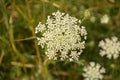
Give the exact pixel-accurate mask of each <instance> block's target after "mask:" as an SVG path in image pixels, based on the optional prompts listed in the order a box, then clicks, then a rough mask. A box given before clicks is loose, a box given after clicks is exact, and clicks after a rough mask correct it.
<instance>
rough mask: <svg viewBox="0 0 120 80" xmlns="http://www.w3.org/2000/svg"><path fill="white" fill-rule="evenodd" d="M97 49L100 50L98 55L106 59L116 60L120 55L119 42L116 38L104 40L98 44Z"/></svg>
mask: <svg viewBox="0 0 120 80" xmlns="http://www.w3.org/2000/svg"><path fill="white" fill-rule="evenodd" d="M99 47H101V48H102V49H101V50H100V55H101V56H104V55H106V56H107V58H109V59H111V58H112V57H113V58H114V59H116V58H118V57H119V55H120V41H118V38H117V37H115V36H114V37H111V39H110V38H106V39H105V41H103V40H102V41H100V42H99Z"/></svg>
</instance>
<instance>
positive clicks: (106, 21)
mask: <svg viewBox="0 0 120 80" xmlns="http://www.w3.org/2000/svg"><path fill="white" fill-rule="evenodd" d="M100 21H101V24H107V23H108V22H109V16H108V15H107V14H105V15H103V16H102V17H101V19H100Z"/></svg>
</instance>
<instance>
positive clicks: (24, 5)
mask: <svg viewBox="0 0 120 80" xmlns="http://www.w3.org/2000/svg"><path fill="white" fill-rule="evenodd" d="M86 9H89V10H90V14H91V15H90V16H89V17H88V18H87V19H86V20H85V21H84V22H83V23H82V25H84V26H86V29H87V31H88V38H87V42H86V48H85V50H84V52H83V53H82V54H81V55H80V59H79V61H78V62H70V63H68V62H67V63H66V62H64V61H63V62H62V61H56V62H54V61H52V62H50V61H46V60H47V59H46V57H45V55H44V54H43V53H42V52H43V51H42V50H41V48H40V47H39V46H38V45H37V42H36V39H35V33H34V28H35V27H36V26H37V24H38V22H39V21H41V22H42V23H44V22H45V21H46V17H47V16H48V15H51V13H52V12H56V11H57V10H60V11H61V12H65V13H68V14H70V15H71V16H74V17H76V18H78V19H82V18H83V15H84V11H85V10H86ZM104 14H107V15H108V16H109V18H110V19H109V22H108V23H107V24H101V23H100V19H101V17H102V16H103V15H104ZM93 17H94V18H93ZM91 19H92V21H91ZM94 19H95V20H94ZM111 36H117V37H118V38H119V40H120V0H0V80H84V78H83V76H82V72H83V70H82V66H81V64H83V63H84V64H88V63H89V62H90V61H95V62H98V63H100V64H101V65H103V66H104V67H105V68H106V74H105V75H104V79H103V80H120V57H119V58H118V59H116V60H114V59H111V60H110V59H107V58H106V57H101V56H100V55H99V48H98V42H99V41H100V40H102V39H104V38H106V37H111ZM46 64H48V65H46ZM47 77H49V78H47Z"/></svg>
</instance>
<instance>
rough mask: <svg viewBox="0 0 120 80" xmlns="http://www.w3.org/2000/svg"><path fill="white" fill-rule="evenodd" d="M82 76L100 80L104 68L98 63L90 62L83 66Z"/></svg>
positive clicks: (87, 78)
mask: <svg viewBox="0 0 120 80" xmlns="http://www.w3.org/2000/svg"><path fill="white" fill-rule="evenodd" d="M83 71H84V72H85V73H83V76H84V77H85V80H102V79H103V73H105V68H104V67H101V65H100V64H98V63H97V64H95V62H90V65H89V66H86V67H84V68H83Z"/></svg>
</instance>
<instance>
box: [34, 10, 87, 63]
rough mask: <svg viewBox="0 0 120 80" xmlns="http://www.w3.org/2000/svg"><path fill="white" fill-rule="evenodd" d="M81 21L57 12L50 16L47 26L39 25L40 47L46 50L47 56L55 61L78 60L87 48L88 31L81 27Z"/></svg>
mask: <svg viewBox="0 0 120 80" xmlns="http://www.w3.org/2000/svg"><path fill="white" fill-rule="evenodd" d="M80 24H81V20H78V19H77V18H75V17H71V16H69V15H68V14H64V13H61V12H60V11H57V12H55V13H52V16H48V18H47V21H46V24H41V22H40V23H39V24H38V26H37V27H36V28H35V33H36V34H37V33H40V34H41V37H40V36H37V37H38V38H37V40H38V45H41V47H42V48H45V49H46V51H45V54H46V56H47V57H48V58H49V59H53V60H58V59H59V60H69V61H74V60H78V58H79V55H80V54H81V53H82V50H83V49H84V48H85V46H84V45H85V39H86V36H87V31H86V29H85V27H84V26H79V25H80Z"/></svg>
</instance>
